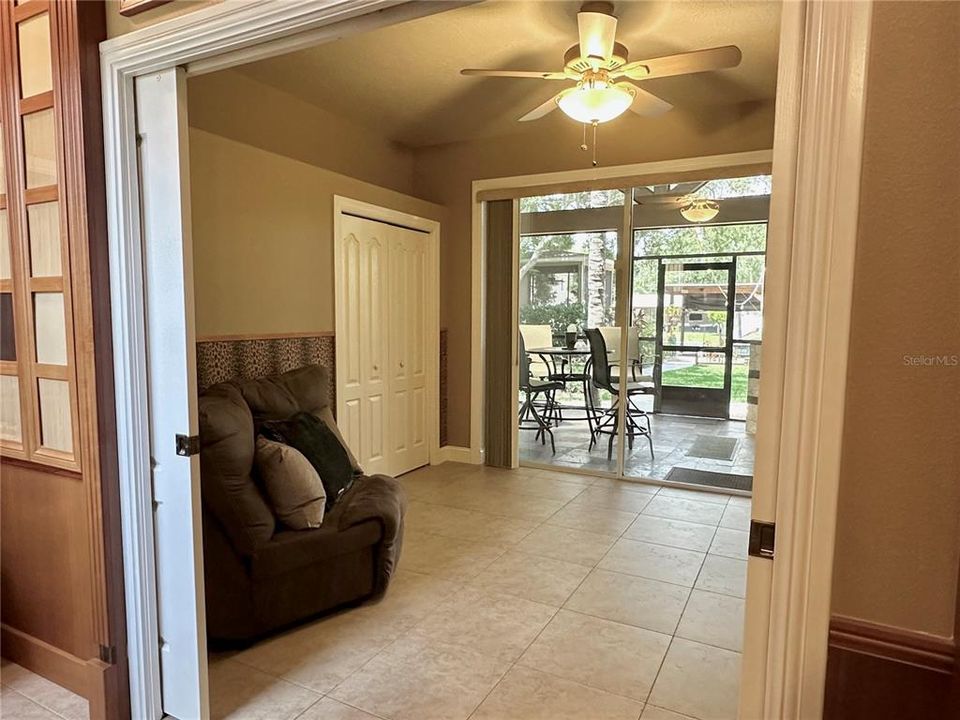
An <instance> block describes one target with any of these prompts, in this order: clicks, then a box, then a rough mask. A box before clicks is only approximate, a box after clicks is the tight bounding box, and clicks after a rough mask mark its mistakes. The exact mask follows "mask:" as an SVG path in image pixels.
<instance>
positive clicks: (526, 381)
mask: <svg viewBox="0 0 960 720" xmlns="http://www.w3.org/2000/svg"><path fill="white" fill-rule="evenodd" d="M517 343H518V345H519V347H520V389H521V390H527V389H528V388H529V387H530V356H529V355H527V345H526V343H524V342H523V333H522V332H521V333H518V334H517Z"/></svg>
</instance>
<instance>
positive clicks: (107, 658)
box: [100, 645, 117, 665]
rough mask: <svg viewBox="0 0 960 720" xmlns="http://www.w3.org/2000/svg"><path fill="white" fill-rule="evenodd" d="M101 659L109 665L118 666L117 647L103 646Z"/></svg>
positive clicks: (101, 647)
mask: <svg viewBox="0 0 960 720" xmlns="http://www.w3.org/2000/svg"><path fill="white" fill-rule="evenodd" d="M100 659H101V660H102V661H103V662H105V663H107V664H108V665H116V664H117V648H116V646H115V645H101V646H100Z"/></svg>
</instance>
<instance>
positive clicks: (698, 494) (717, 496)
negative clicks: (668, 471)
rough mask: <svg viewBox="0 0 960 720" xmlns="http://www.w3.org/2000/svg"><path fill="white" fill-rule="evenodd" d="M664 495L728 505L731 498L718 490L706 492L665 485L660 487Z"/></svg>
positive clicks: (661, 493)
mask: <svg viewBox="0 0 960 720" xmlns="http://www.w3.org/2000/svg"><path fill="white" fill-rule="evenodd" d="M659 494H660V495H661V496H663V497H678V498H684V499H685V500H699V501H701V502H709V503H716V504H718V505H726V504H727V502H728V501H729V500H730V496H729V495H724V494H723V493H717V492H704V491H703V490H691V489H690V488H678V487H663V488H661V489H660V493H659Z"/></svg>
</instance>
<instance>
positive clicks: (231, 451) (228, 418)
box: [199, 383, 276, 556]
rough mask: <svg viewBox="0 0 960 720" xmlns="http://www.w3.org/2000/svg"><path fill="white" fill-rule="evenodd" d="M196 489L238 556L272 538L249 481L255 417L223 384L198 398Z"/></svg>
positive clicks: (267, 513) (263, 506)
mask: <svg viewBox="0 0 960 720" xmlns="http://www.w3.org/2000/svg"><path fill="white" fill-rule="evenodd" d="M199 419H200V487H201V493H202V495H203V502H204V504H205V505H206V507H207V508H208V509H209V510H210V512H211V513H213V514H214V516H216V518H217V519H218V520H219V521H220V523H221V525H222V526H223V528H224V531H225V532H226V533H227V536H228V537H229V538H230V541H231V543H232V544H233V546H234V547H235V548H236V550H237V552H239V553H240V554H241V555H248V556H249V555H252V554H253V553H254V552H255V551H256V549H257V548H258V547H259V546H261V545H262V544H263V543H265V542H267V541H268V540H270V538H271V537H272V536H273V531H274V529H275V525H276V521H275V520H274V517H273V513H272V512H271V510H270V508H269V506H268V505H267V503H266V501H265V500H264V497H263V495H262V494H261V493H260V490H259V488H258V487H257V485H256V483H255V482H254V480H253V475H252V473H253V457H254V429H253V416H252V415H251V413H250V408H249V407H248V406H247V403H246V402H245V401H244V399H243V396H242V395H241V394H240V392H239V391H238V390H237V388H235V387H234V386H233V385H231V384H229V383H224V384H221V385H216V386H214V387H213V388H210V389H209V390H207V392H205V393H204V394H203V395H201V396H200V401H199Z"/></svg>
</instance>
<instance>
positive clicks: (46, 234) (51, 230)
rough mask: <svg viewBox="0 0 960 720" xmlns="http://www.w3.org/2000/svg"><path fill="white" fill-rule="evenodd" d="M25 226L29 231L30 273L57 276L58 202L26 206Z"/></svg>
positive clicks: (58, 269)
mask: <svg viewBox="0 0 960 720" xmlns="http://www.w3.org/2000/svg"><path fill="white" fill-rule="evenodd" d="M27 227H28V228H29V231H30V274H31V275H33V277H51V276H52V277H59V276H60V275H62V274H63V271H62V270H61V269H60V203H59V202H57V201H56V200H54V201H53V202H47V203H40V204H38V205H29V206H27Z"/></svg>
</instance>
